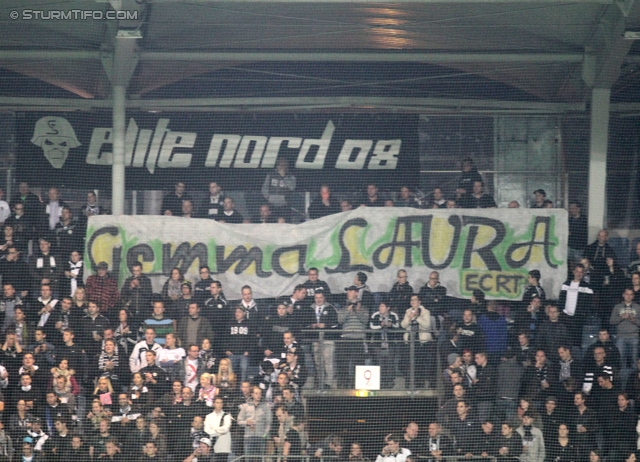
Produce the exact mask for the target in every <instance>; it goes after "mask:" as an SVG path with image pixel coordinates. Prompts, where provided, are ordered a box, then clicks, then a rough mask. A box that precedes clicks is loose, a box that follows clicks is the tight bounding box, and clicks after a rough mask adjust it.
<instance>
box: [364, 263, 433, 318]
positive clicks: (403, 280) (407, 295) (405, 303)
mask: <svg viewBox="0 0 640 462" xmlns="http://www.w3.org/2000/svg"><path fill="white" fill-rule="evenodd" d="M412 295H413V287H411V285H410V284H409V281H408V280H407V272H406V271H405V270H403V269H401V270H399V271H398V280H397V281H396V282H395V283H394V284H393V287H392V288H391V291H390V292H389V304H390V305H391V308H392V309H394V310H396V311H397V312H401V313H402V312H405V311H406V310H408V309H409V307H410V306H411V303H410V302H411V296H412ZM368 308H370V309H371V308H373V307H368ZM425 308H428V307H425Z"/></svg>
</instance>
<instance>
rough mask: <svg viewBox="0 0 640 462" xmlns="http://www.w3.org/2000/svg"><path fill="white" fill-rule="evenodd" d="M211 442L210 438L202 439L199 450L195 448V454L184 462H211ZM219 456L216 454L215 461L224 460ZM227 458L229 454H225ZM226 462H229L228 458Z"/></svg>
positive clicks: (190, 455)
mask: <svg viewBox="0 0 640 462" xmlns="http://www.w3.org/2000/svg"><path fill="white" fill-rule="evenodd" d="M227 415H228V414H227ZM211 444H212V442H211V440H210V439H209V438H200V444H199V445H198V447H197V448H195V449H194V450H193V452H192V453H191V454H189V456H188V457H187V458H186V459H184V461H183V462H200V461H202V462H205V461H206V462H209V461H210V460H212V459H211ZM217 456H218V455H217V454H216V455H215V456H214V459H213V460H214V461H215V462H218V460H222V459H218V457H217ZM225 456H226V457H228V456H229V455H228V454H225ZM224 460H225V461H226V460H227V459H226V458H225V459H224Z"/></svg>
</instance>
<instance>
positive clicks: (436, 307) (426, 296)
mask: <svg viewBox="0 0 640 462" xmlns="http://www.w3.org/2000/svg"><path fill="white" fill-rule="evenodd" d="M419 295H420V300H422V304H423V305H424V307H425V308H426V309H428V310H429V311H430V312H431V314H433V315H435V316H440V315H443V314H444V313H445V312H446V310H447V305H446V298H447V288H446V287H445V286H443V285H440V274H439V273H438V272H437V271H432V272H431V274H429V282H427V283H426V284H425V285H424V286H422V288H421V289H420V294H419Z"/></svg>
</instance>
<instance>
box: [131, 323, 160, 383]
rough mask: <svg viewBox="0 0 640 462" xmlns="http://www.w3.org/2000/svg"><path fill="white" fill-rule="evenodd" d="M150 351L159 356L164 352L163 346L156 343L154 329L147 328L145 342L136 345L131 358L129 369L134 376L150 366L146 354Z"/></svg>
mask: <svg viewBox="0 0 640 462" xmlns="http://www.w3.org/2000/svg"><path fill="white" fill-rule="evenodd" d="M150 350H153V351H155V352H156V354H157V353H160V351H161V350H162V346H161V345H160V344H158V343H156V331H155V330H154V329H153V328H152V327H147V328H146V329H145V331H144V340H141V341H139V342H138V343H136V346H135V347H133V351H132V352H131V356H130V357H129V368H130V369H131V373H132V374H135V373H136V372H138V371H139V370H140V369H142V368H143V367H147V366H148V364H147V355H146V353H147V351H150Z"/></svg>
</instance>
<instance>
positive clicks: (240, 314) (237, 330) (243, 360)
mask: <svg viewBox="0 0 640 462" xmlns="http://www.w3.org/2000/svg"><path fill="white" fill-rule="evenodd" d="M253 331H254V326H253V324H252V323H250V322H249V321H248V320H247V319H246V311H245V309H244V308H243V306H242V305H238V306H237V307H236V310H235V316H234V319H233V320H232V321H231V322H230V323H229V329H228V331H227V340H226V342H225V343H224V345H225V346H226V349H225V352H224V353H225V355H226V356H227V357H228V358H229V359H230V360H231V365H232V367H233V370H234V371H240V377H241V380H242V381H243V382H244V381H245V380H247V377H248V368H249V359H250V356H251V354H252V353H253V352H254V351H255V349H256V347H257V342H256V341H255V334H254V332H253Z"/></svg>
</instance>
